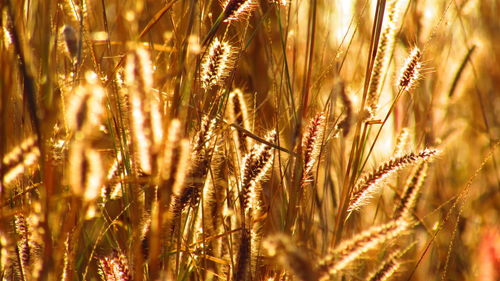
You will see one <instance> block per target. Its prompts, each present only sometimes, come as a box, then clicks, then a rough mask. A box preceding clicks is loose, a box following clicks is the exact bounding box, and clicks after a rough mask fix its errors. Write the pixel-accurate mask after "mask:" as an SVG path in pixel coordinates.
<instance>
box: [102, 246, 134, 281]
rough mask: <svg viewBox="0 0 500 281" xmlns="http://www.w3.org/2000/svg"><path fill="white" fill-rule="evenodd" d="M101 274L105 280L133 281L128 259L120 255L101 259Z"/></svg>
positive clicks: (115, 254) (116, 254)
mask: <svg viewBox="0 0 500 281" xmlns="http://www.w3.org/2000/svg"><path fill="white" fill-rule="evenodd" d="M99 274H100V275H101V278H102V279H103V280H117V281H118V280H120V281H128V280H132V278H131V276H130V273H129V269H128V264H127V259H126V257H125V256H124V255H123V254H118V253H114V254H113V255H112V256H110V257H104V258H100V259H99Z"/></svg>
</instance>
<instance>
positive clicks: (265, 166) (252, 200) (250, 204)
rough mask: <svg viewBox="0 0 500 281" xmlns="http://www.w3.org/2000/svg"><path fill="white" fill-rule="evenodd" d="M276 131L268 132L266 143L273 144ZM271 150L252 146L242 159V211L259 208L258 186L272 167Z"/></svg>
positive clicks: (270, 148) (260, 146) (267, 147)
mask: <svg viewBox="0 0 500 281" xmlns="http://www.w3.org/2000/svg"><path fill="white" fill-rule="evenodd" d="M275 138H276V131H274V130H272V131H270V132H269V133H268V134H267V136H266V138H265V139H266V141H269V142H274V139H275ZM272 156H273V149H272V147H270V146H268V145H267V144H254V146H253V148H252V150H251V151H250V152H249V153H248V154H247V155H246V156H245V158H244V159H243V166H242V171H241V184H240V188H241V190H240V192H241V207H242V209H243V210H246V211H247V210H248V209H251V210H258V209H259V208H260V196H261V195H260V190H259V184H260V182H261V181H262V180H263V178H264V177H265V175H266V174H267V172H268V171H269V170H270V168H271V166H272Z"/></svg>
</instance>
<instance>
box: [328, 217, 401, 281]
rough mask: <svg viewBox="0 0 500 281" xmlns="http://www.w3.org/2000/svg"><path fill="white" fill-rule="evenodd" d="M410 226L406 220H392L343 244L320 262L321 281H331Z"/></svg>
mask: <svg viewBox="0 0 500 281" xmlns="http://www.w3.org/2000/svg"><path fill="white" fill-rule="evenodd" d="M409 225H410V223H409V222H408V221H406V220H402V219H400V220H392V221H390V222H388V223H386V224H383V225H381V226H373V227H371V228H369V229H368V230H365V231H363V232H361V233H360V234H357V235H355V236H354V237H353V238H351V239H349V240H346V241H344V242H342V243H341V244H340V245H339V246H338V247H336V248H335V249H334V250H333V251H331V253H330V254H328V255H327V256H326V257H325V258H323V259H322V260H321V261H320V267H319V271H320V278H319V280H320V281H326V280H329V276H330V275H335V274H337V273H338V272H340V271H341V270H342V269H344V268H346V267H347V266H349V264H351V262H352V261H354V260H356V259H357V258H359V257H360V256H361V255H362V254H364V253H366V252H367V251H369V250H371V249H374V248H375V247H378V246H379V245H381V244H383V243H385V242H386V241H389V240H391V239H394V238H396V237H398V236H399V235H401V234H402V233H403V232H404V231H405V230H406V229H407V228H408V227H409Z"/></svg>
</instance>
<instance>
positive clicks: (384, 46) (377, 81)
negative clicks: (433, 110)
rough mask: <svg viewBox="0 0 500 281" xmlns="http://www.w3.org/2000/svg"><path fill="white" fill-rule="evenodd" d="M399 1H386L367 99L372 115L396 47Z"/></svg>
mask: <svg viewBox="0 0 500 281" xmlns="http://www.w3.org/2000/svg"><path fill="white" fill-rule="evenodd" d="M399 2H400V1H399V0H390V1H387V3H386V8H385V15H384V20H383V25H382V30H381V34H380V39H379V42H378V49H377V54H376V56H375V60H374V62H373V68H372V73H371V77H370V83H369V86H368V95H367V100H366V108H367V110H368V112H369V113H370V114H371V115H375V114H376V111H377V109H378V100H379V96H380V92H381V91H382V86H383V79H384V73H386V70H387V68H388V66H389V61H390V57H391V55H392V50H393V48H394V39H395V36H396V29H397V24H398V21H399V13H400V9H401V8H400V4H399Z"/></svg>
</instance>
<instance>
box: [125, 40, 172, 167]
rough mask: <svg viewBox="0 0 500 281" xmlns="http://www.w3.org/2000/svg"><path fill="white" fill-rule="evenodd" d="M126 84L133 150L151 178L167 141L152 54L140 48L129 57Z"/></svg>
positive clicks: (140, 164)
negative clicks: (155, 92) (163, 139)
mask: <svg viewBox="0 0 500 281" xmlns="http://www.w3.org/2000/svg"><path fill="white" fill-rule="evenodd" d="M125 74H126V75H125V81H126V84H127V87H128V91H129V93H128V94H129V107H130V108H129V110H130V113H129V114H130V117H129V122H130V123H131V125H130V128H131V133H132V147H133V151H134V156H135V157H136V159H137V161H138V164H139V165H138V167H137V168H139V169H140V171H142V172H144V173H146V174H151V173H152V169H153V167H154V166H155V163H153V158H155V157H154V156H155V155H156V154H158V153H159V149H160V145H161V141H162V138H163V127H162V118H161V114H160V108H159V102H158V100H157V97H155V96H154V94H153V92H152V87H153V67H152V65H151V60H150V58H149V53H148V52H147V51H146V50H144V49H142V48H137V49H136V50H135V51H134V52H132V53H130V54H129V55H128V56H127V65H126V71H125Z"/></svg>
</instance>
